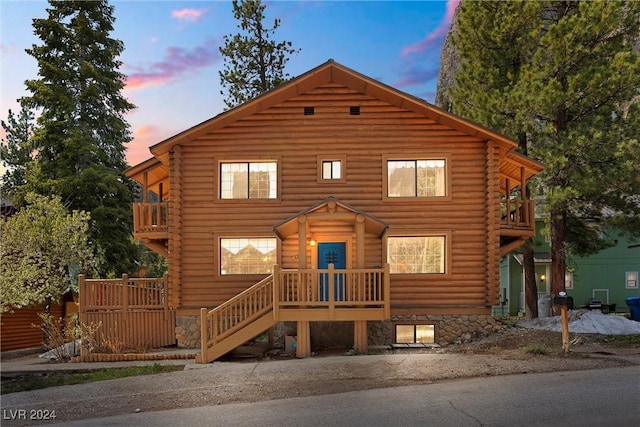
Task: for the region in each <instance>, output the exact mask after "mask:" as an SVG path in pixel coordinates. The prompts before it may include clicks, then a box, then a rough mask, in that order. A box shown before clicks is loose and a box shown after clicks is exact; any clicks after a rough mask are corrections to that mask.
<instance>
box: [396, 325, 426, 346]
mask: <svg viewBox="0 0 640 427" xmlns="http://www.w3.org/2000/svg"><path fill="white" fill-rule="evenodd" d="M435 335H436V334H435V325H396V343H397V344H416V343H425V344H432V343H435V342H436V339H435V338H436V336H435Z"/></svg>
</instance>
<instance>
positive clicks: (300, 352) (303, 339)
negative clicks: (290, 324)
mask: <svg viewBox="0 0 640 427" xmlns="http://www.w3.org/2000/svg"><path fill="white" fill-rule="evenodd" d="M309 356H311V330H310V322H309V321H308V320H299V321H298V338H297V345H296V357H297V358H299V359H302V358H305V357H309Z"/></svg>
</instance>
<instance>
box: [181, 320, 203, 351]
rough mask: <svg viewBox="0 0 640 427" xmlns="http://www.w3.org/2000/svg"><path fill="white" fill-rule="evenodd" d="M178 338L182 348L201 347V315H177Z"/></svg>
mask: <svg viewBox="0 0 640 427" xmlns="http://www.w3.org/2000/svg"><path fill="white" fill-rule="evenodd" d="M176 340H177V341H178V347H180V348H200V316H176Z"/></svg>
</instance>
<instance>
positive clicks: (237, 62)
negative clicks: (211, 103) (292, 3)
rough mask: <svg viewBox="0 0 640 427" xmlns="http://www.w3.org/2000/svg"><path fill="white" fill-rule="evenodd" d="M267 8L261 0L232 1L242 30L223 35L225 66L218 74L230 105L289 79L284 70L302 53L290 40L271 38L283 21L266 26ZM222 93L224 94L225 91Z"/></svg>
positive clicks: (241, 101) (221, 49)
mask: <svg viewBox="0 0 640 427" xmlns="http://www.w3.org/2000/svg"><path fill="white" fill-rule="evenodd" d="M265 7H266V6H265V5H263V4H262V2H261V0H240V1H238V0H234V1H233V16H234V17H235V18H236V19H237V20H239V21H240V23H239V24H238V28H239V29H240V30H242V33H239V34H235V35H227V36H224V47H220V53H221V54H222V56H223V58H224V69H223V70H222V71H220V73H219V74H220V84H221V85H222V87H223V88H224V89H226V92H227V93H226V96H225V104H226V105H227V107H229V108H233V107H235V106H237V105H240V104H242V103H244V102H246V101H249V100H251V99H253V98H255V97H257V96H258V95H260V94H262V93H264V92H266V91H268V90H269V89H272V88H274V87H276V86H278V85H280V84H282V83H284V82H285V81H286V80H287V79H288V78H289V75H288V74H286V73H285V72H284V67H285V65H286V63H287V62H288V61H289V58H288V56H289V55H291V54H294V53H297V52H299V49H293V48H292V47H291V46H292V44H291V42H288V41H282V42H279V43H276V42H275V41H274V40H271V36H272V35H273V34H274V33H275V31H276V29H278V27H279V26H280V20H279V19H276V20H274V22H273V27H272V28H265V26H264V20H265V16H264V10H265ZM220 93H221V94H222V95H225V91H224V90H223V91H220Z"/></svg>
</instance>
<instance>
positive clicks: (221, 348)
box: [196, 264, 391, 363]
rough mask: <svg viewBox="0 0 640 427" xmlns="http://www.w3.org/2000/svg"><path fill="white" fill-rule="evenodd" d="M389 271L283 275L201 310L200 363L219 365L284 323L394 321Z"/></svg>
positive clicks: (286, 272)
mask: <svg viewBox="0 0 640 427" xmlns="http://www.w3.org/2000/svg"><path fill="white" fill-rule="evenodd" d="M389 294H390V280H389V265H388V264H386V265H385V266H384V268H378V269H374V268H368V269H348V270H336V269H334V268H333V264H330V265H329V268H327V269H315V270H283V269H281V268H280V267H279V266H274V272H273V274H271V275H269V276H267V277H266V278H265V279H263V280H261V281H260V282H258V283H256V284H255V285H254V286H252V287H251V288H249V289H247V290H245V291H244V292H242V293H240V294H238V295H237V296H235V297H234V298H232V299H230V300H229V301H227V302H226V303H224V304H222V305H220V306H218V307H216V308H214V309H213V310H210V311H208V310H207V309H205V308H203V309H201V322H202V323H201V353H200V355H199V356H198V358H197V359H196V361H197V362H198V363H206V362H210V361H213V360H215V359H217V358H218V357H220V356H222V355H224V354H226V353H227V352H229V351H231V350H233V349H234V348H236V347H238V346H239V345H241V344H242V343H244V342H246V341H248V340H250V339H251V338H253V337H255V336H256V335H258V334H260V333H262V332H264V331H265V330H267V329H269V328H270V327H272V326H274V325H275V324H276V323H278V322H280V321H307V322H308V321H332V320H342V321H366V320H385V319H390V318H391V306H390V298H389Z"/></svg>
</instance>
